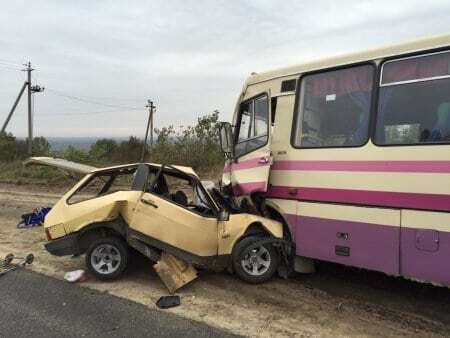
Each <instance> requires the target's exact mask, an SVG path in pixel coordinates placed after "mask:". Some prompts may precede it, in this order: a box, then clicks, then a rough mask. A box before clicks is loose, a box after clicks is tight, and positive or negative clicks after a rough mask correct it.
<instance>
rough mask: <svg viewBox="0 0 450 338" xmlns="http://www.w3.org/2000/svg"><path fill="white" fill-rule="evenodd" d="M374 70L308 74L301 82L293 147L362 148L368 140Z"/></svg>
mask: <svg viewBox="0 0 450 338" xmlns="http://www.w3.org/2000/svg"><path fill="white" fill-rule="evenodd" d="M373 76H374V67H373V66H371V65H364V66H353V67H348V68H344V69H338V70H332V71H324V72H321V73H317V74H311V75H305V76H303V77H302V78H301V83H300V104H299V106H298V110H297V112H296V114H297V123H296V126H295V127H296V129H295V139H294V146H296V147H305V148H322V147H346V146H361V145H363V144H364V143H366V141H367V139H368V137H369V120H370V118H369V117H370V107H371V101H372V88H373Z"/></svg>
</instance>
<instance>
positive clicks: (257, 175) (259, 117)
mask: <svg viewBox="0 0 450 338" xmlns="http://www.w3.org/2000/svg"><path fill="white" fill-rule="evenodd" d="M269 121H270V105H269V95H268V94H266V93H264V94H260V95H258V96H256V97H254V98H251V99H248V100H246V101H244V102H242V103H241V105H240V108H239V114H238V116H237V120H236V127H235V131H234V142H235V145H234V159H233V160H231V161H230V162H229V163H228V164H227V165H226V166H225V170H224V182H227V181H230V182H231V184H232V187H233V191H234V193H235V195H248V194H251V193H254V192H266V191H267V187H268V180H269V171H270V166H271V164H272V156H271V151H270V129H271V128H270V123H269ZM225 176H228V177H225Z"/></svg>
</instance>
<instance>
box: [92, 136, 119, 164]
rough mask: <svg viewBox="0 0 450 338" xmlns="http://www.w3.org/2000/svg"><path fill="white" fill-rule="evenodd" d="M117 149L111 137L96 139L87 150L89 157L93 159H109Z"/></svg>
mask: <svg viewBox="0 0 450 338" xmlns="http://www.w3.org/2000/svg"><path fill="white" fill-rule="evenodd" d="M116 150H117V143H116V141H114V140H112V139H107V138H104V139H100V140H97V141H96V142H95V143H94V144H93V145H91V148H90V150H89V157H90V158H91V159H92V160H94V161H98V160H110V159H111V158H112V157H113V155H114V152H115V151H116Z"/></svg>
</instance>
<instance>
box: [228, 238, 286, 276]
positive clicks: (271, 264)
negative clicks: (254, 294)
mask: <svg viewBox="0 0 450 338" xmlns="http://www.w3.org/2000/svg"><path fill="white" fill-rule="evenodd" d="M265 238H266V237H264V236H249V237H245V238H243V239H242V240H240V241H239V242H238V243H237V244H236V246H235V248H234V250H233V254H232V259H233V269H234V272H235V273H236V275H237V276H238V277H239V278H240V279H242V280H244V281H246V282H248V283H252V284H259V283H264V282H266V281H268V280H269V279H270V278H272V276H273V274H274V273H275V271H276V270H277V267H278V264H279V261H280V258H279V254H278V251H277V250H276V249H275V248H274V247H273V246H272V245H271V244H268V243H266V244H260V245H258V244H257V243H258V242H260V241H262V240H264V239H265Z"/></svg>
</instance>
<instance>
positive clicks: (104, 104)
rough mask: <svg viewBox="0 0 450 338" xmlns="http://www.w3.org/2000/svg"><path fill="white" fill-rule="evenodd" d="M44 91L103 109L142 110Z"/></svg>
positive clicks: (51, 90) (49, 89)
mask: <svg viewBox="0 0 450 338" xmlns="http://www.w3.org/2000/svg"><path fill="white" fill-rule="evenodd" d="M46 90H47V91H48V92H50V93H52V94H54V95H56V96H61V97H65V98H68V99H71V100H75V101H80V102H84V103H89V104H95V105H99V106H104V107H112V108H122V109H128V110H142V108H138V107H130V106H123V105H117V104H110V103H103V102H98V101H93V100H89V99H85V98H82V97H79V96H75V95H70V94H67V93H64V92H62V91H59V90H54V89H51V88H46Z"/></svg>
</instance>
